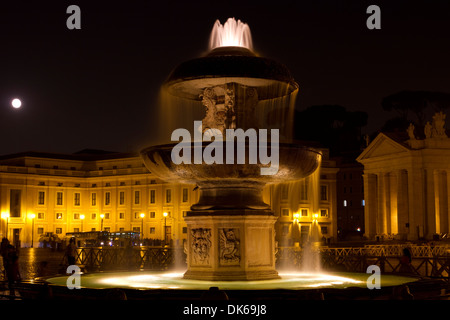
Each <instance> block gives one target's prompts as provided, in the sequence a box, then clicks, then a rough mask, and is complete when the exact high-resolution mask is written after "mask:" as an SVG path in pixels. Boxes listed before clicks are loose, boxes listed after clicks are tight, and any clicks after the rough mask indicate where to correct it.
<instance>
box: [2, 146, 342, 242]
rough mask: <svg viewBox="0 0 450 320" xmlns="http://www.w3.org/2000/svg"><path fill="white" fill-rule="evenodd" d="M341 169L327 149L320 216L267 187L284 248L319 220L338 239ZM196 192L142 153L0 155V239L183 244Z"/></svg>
mask: <svg viewBox="0 0 450 320" xmlns="http://www.w3.org/2000/svg"><path fill="white" fill-rule="evenodd" d="M336 172H337V169H336V168H335V163H334V162H333V161H330V160H329V159H328V155H327V152H326V150H324V160H323V161H322V168H321V172H320V178H321V179H320V195H319V196H320V199H321V200H320V210H319V211H318V212H316V213H313V212H312V208H313V207H312V205H311V201H312V195H311V194H307V193H305V192H304V191H303V192H304V193H303V196H302V197H300V203H299V206H298V210H297V212H293V211H292V210H290V206H289V201H291V200H289V199H291V197H292V196H293V194H292V191H290V190H289V189H287V190H285V191H283V192H282V193H276V192H275V191H274V188H273V187H266V188H265V190H264V200H265V201H266V202H267V203H269V204H271V206H272V209H273V211H274V212H275V214H276V215H277V216H279V219H278V222H277V225H276V230H277V240H278V242H279V243H280V242H282V243H290V244H292V243H293V242H295V241H293V240H292V241H288V239H293V238H295V237H297V232H296V231H295V230H294V229H293V227H292V226H293V225H295V226H298V227H299V230H300V231H301V232H302V234H303V235H305V234H306V233H307V232H308V230H309V226H310V225H311V224H312V222H313V220H314V219H317V220H318V222H319V224H320V226H321V230H322V233H323V234H324V236H325V237H326V238H330V239H333V238H335V236H336V224H335V221H336ZM305 183H307V182H305ZM194 187H195V186H193V185H186V184H170V183H166V182H164V181H162V180H160V179H159V178H157V177H155V176H154V175H153V174H152V173H151V172H149V171H148V169H147V168H146V167H145V166H144V164H143V161H142V159H141V158H140V156H139V155H138V154H123V153H104V152H98V151H95V150H85V151H83V152H79V153H76V154H50V153H38V152H28V153H22V154H14V155H6V156H2V157H0V211H1V217H2V219H1V224H0V234H1V236H2V237H7V238H8V239H9V240H10V241H11V242H13V243H14V244H20V245H21V246H27V247H28V246H31V244H32V243H33V246H35V247H36V246H38V245H39V239H40V237H41V236H42V235H44V234H45V233H49V232H51V233H53V234H56V235H58V237H60V238H64V236H65V234H66V233H68V232H83V231H100V230H102V231H111V232H117V231H135V232H142V234H141V236H142V237H143V238H147V239H161V240H163V239H164V237H166V239H165V240H166V243H168V242H170V241H172V243H173V244H174V245H177V244H182V243H183V242H184V241H185V240H186V239H187V236H188V235H187V227H186V224H185V223H184V219H183V217H184V216H185V215H186V213H187V212H188V211H189V210H190V207H191V205H192V204H194V203H196V202H197V201H198V196H199V194H198V190H195V188H194ZM274 197H277V199H274ZM165 213H166V215H165ZM295 239H296V240H298V237H297V238H295Z"/></svg>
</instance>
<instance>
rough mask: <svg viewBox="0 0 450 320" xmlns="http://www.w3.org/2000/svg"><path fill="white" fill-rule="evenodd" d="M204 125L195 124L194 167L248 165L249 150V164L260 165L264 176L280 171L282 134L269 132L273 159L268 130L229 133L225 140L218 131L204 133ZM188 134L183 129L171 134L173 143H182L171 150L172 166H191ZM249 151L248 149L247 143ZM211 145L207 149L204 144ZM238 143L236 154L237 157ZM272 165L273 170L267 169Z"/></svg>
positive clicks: (226, 133) (276, 131) (200, 122)
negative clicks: (199, 165)
mask: <svg viewBox="0 0 450 320" xmlns="http://www.w3.org/2000/svg"><path fill="white" fill-rule="evenodd" d="M202 127H203V126H202V121H194V139H193V144H194V148H193V150H194V157H193V158H194V159H193V160H194V161H193V163H194V164H202V163H205V164H245V163H246V150H247V151H248V164H257V163H258V160H259V163H260V164H261V165H264V166H262V167H261V169H260V171H261V175H274V174H276V173H277V172H278V169H279V160H280V155H279V137H280V135H279V130H278V129H271V130H270V155H269V154H268V143H269V137H268V130H267V129H259V130H258V132H257V131H256V129H252V128H250V129H247V130H245V131H244V130H243V129H226V130H225V139H224V135H223V134H222V132H221V131H220V130H218V129H207V130H205V131H204V132H202ZM191 138H192V137H191V133H190V132H189V130H187V129H184V128H180V129H175V130H174V131H173V132H172V136H171V140H172V141H179V143H178V144H177V145H176V146H175V147H174V148H173V149H172V153H171V158H172V162H173V163H174V164H176V165H179V164H183V163H184V164H192V152H191V150H192V148H191V146H192V140H191ZM180 139H181V141H180ZM247 140H248V147H247V148H246V141H247ZM205 141H206V142H211V143H210V144H208V145H207V146H206V147H205V148H203V147H202V145H203V142H205ZM235 143H236V153H235ZM269 164H270V166H268V165H269Z"/></svg>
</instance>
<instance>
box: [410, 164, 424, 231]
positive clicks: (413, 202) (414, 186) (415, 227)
mask: <svg viewBox="0 0 450 320" xmlns="http://www.w3.org/2000/svg"><path fill="white" fill-rule="evenodd" d="M423 175H424V173H423V169H421V168H415V169H412V170H410V171H408V193H409V194H408V196H409V236H408V239H409V240H417V239H418V238H423V236H424V222H425V215H424V212H425V201H424V198H425V197H424V190H425V188H424V179H423Z"/></svg>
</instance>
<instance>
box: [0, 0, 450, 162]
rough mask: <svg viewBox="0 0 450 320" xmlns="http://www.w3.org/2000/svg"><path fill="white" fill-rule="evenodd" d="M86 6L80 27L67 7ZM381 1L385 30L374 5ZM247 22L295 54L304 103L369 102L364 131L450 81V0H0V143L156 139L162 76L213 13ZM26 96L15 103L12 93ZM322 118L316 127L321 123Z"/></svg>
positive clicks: (279, 53) (267, 43)
mask: <svg viewBox="0 0 450 320" xmlns="http://www.w3.org/2000/svg"><path fill="white" fill-rule="evenodd" d="M71 4H77V5H78V6H79V7H80V8H81V30H68V29H67V27H66V20H67V18H68V17H69V14H67V13H66V9H67V7H68V6H69V5H71ZM371 4H376V5H379V6H380V8H381V27H382V29H381V30H368V29H367V27H366V20H367V18H368V17H369V14H367V13H366V9H367V7H368V6H369V5H371ZM228 17H235V18H237V19H241V20H242V21H244V22H246V23H248V24H249V26H250V29H251V32H252V36H253V45H254V48H255V50H256V51H257V52H258V53H259V54H260V55H262V56H267V57H270V58H273V59H275V60H278V61H280V62H282V63H284V64H286V65H287V66H288V67H289V68H290V70H291V72H292V73H293V75H294V77H295V79H296V81H297V82H298V83H299V85H300V91H299V95H298V98H297V99H298V100H297V108H298V110H304V109H305V108H307V107H309V106H312V105H322V104H337V105H341V106H344V107H345V108H346V109H347V110H349V111H356V110H361V111H366V112H367V113H368V115H369V117H368V124H367V126H365V127H364V128H363V133H373V132H374V131H376V130H378V129H379V128H380V127H381V126H382V125H383V124H384V123H385V121H386V120H387V119H389V118H392V117H393V116H394V114H393V113H392V112H386V111H383V109H382V108H381V100H382V98H383V97H386V96H388V95H391V94H394V93H396V92H399V91H402V90H430V91H443V92H448V91H450V90H449V85H450V83H449V74H450V3H449V1H448V0H447V1H439V0H435V1H395V3H394V1H357V0H355V1H321V0H316V1H270V2H261V1H245V2H244V1H225V2H224V1H220V2H211V1H196V2H193V1H165V2H161V3H157V2H154V1H141V0H139V1H119V2H117V1H116V2H113V1H70V2H69V1H33V2H31V1H21V0H15V1H2V2H0V48H1V49H0V72H1V75H0V154H9V153H15V152H23V151H29V150H36V151H46V152H63V153H72V152H76V151H78V150H81V149H84V148H93V149H94V148H95V149H103V150H110V151H121V152H122V151H123V152H129V151H137V150H139V148H141V147H142V146H145V145H148V144H152V143H153V142H154V140H153V137H154V136H155V132H156V130H157V125H158V123H156V121H155V119H156V117H155V116H154V115H155V112H156V108H157V98H158V92H159V88H160V85H161V83H162V82H163V81H164V80H165V78H166V77H167V76H168V75H169V73H170V71H171V70H172V69H173V68H174V67H175V66H177V65H178V64H180V63H181V62H183V61H185V60H188V59H191V58H194V57H198V56H199V55H201V54H203V53H204V52H205V51H206V50H207V48H208V41H209V34H210V32H211V29H212V26H213V24H214V21H215V20H216V19H220V21H221V22H222V23H224V22H225V21H226V19H227V18H228ZM15 97H19V98H20V99H21V100H22V102H23V106H22V108H21V109H18V110H15V109H13V108H12V107H11V104H10V101H11V100H12V99H13V98H15ZM320 125H321V124H320V121H319V122H318V123H317V130H320Z"/></svg>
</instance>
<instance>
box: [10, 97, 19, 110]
mask: <svg viewBox="0 0 450 320" xmlns="http://www.w3.org/2000/svg"><path fill="white" fill-rule="evenodd" d="M11 105H12V106H13V108H15V109H19V108H20V107H21V106H22V101H20V99H17V98H16V99H13V100H12V101H11Z"/></svg>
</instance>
